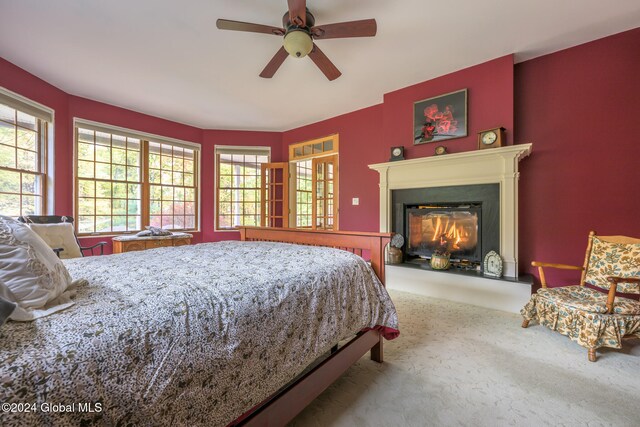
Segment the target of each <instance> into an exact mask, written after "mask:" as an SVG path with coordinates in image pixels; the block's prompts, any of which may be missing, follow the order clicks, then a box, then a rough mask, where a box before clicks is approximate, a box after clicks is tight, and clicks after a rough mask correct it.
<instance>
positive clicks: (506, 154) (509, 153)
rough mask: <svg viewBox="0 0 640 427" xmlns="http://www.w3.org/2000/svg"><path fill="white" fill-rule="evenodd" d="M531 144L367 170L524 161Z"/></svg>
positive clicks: (453, 154)
mask: <svg viewBox="0 0 640 427" xmlns="http://www.w3.org/2000/svg"><path fill="white" fill-rule="evenodd" d="M532 146H533V144H516V145H509V146H507V147H499V148H489V149H485V150H475V151H464V152H462V153H452V154H443V155H440V156H430V157H420V158H417V159H410V160H398V161H395V162H384V163H375V164H372V165H369V169H373V170H377V171H380V170H383V169H388V168H405V167H407V166H414V165H427V164H440V163H445V164H447V165H448V166H449V165H453V164H455V163H468V162H469V160H473V161H480V162H482V161H483V160H489V161H490V160H491V159H493V158H495V156H500V157H503V158H513V159H517V160H518V161H520V160H522V159H524V158H525V157H527V156H528V155H529V154H531V150H532Z"/></svg>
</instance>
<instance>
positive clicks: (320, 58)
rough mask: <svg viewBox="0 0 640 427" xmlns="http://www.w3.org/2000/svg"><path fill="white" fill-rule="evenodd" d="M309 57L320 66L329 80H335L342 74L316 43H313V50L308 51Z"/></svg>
mask: <svg viewBox="0 0 640 427" xmlns="http://www.w3.org/2000/svg"><path fill="white" fill-rule="evenodd" d="M309 58H311V60H312V61H313V62H314V63H315V64H316V65H317V66H318V68H320V71H322V72H323V73H324V75H325V76H327V78H328V79H329V80H335V79H337V78H338V77H340V76H341V75H342V73H341V72H340V70H338V69H337V68H336V66H335V65H333V62H331V60H330V59H329V58H327V55H325V54H324V53H323V52H322V51H321V50H320V48H319V47H318V46H316V44H315V43H314V44H313V50H312V51H311V53H309Z"/></svg>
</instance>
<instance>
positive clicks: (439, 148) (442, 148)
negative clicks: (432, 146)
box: [436, 145, 447, 156]
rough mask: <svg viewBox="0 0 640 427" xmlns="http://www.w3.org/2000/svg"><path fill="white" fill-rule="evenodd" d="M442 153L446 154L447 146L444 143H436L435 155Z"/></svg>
mask: <svg viewBox="0 0 640 427" xmlns="http://www.w3.org/2000/svg"><path fill="white" fill-rule="evenodd" d="M443 154H447V147H445V146H444V145H438V146H437V147H436V156H441V155H443Z"/></svg>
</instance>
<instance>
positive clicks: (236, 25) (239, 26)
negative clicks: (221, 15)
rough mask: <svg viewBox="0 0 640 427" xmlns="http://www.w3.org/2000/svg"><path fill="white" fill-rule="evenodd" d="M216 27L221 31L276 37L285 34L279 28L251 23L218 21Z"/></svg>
mask: <svg viewBox="0 0 640 427" xmlns="http://www.w3.org/2000/svg"><path fill="white" fill-rule="evenodd" d="M216 27H218V28H219V29H220V30H232V31H248V32H250V33H263V34H273V35H274V36H281V35H283V34H284V33H285V31H284V29H282V28H278V27H272V26H270V25H261V24H252V23H250V22H240V21H229V20H228V19H218V20H217V21H216Z"/></svg>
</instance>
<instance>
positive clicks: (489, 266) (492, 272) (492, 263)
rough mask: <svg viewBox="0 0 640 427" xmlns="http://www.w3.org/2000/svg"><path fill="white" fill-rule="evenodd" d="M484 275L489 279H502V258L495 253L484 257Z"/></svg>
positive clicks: (492, 252)
mask: <svg viewBox="0 0 640 427" xmlns="http://www.w3.org/2000/svg"><path fill="white" fill-rule="evenodd" d="M484 274H485V276H491V277H502V258H501V257H500V255H499V254H498V253H497V252H496V251H491V252H489V253H488V254H487V256H485V257H484Z"/></svg>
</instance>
